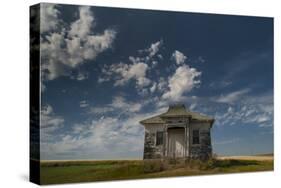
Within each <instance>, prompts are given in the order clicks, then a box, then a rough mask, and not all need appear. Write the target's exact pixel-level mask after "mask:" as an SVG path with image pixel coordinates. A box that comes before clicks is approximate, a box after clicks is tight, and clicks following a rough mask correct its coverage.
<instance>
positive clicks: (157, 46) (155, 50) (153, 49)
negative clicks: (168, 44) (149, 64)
mask: <svg viewBox="0 0 281 188" xmlns="http://www.w3.org/2000/svg"><path fill="white" fill-rule="evenodd" d="M162 44H163V41H162V40H160V41H157V42H155V43H152V44H151V45H150V48H148V49H147V50H146V51H148V52H149V57H150V58H151V57H153V56H154V55H156V54H157V53H158V51H159V50H160V47H161V45H162Z"/></svg>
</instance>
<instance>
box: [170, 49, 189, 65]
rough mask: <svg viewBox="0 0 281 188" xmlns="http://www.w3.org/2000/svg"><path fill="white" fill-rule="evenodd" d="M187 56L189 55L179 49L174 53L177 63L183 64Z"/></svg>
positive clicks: (173, 56)
mask: <svg viewBox="0 0 281 188" xmlns="http://www.w3.org/2000/svg"><path fill="white" fill-rule="evenodd" d="M186 58H187V57H186V56H185V55H184V54H183V53H182V52H180V51H178V50H175V52H174V53H173V54H172V59H173V60H175V62H176V64H177V65H180V64H183V63H184V62H185V60H186Z"/></svg>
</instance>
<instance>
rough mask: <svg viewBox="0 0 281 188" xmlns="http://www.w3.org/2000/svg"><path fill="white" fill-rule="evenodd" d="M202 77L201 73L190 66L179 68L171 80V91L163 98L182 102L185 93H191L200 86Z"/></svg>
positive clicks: (169, 85)
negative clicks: (200, 77)
mask: <svg viewBox="0 0 281 188" xmlns="http://www.w3.org/2000/svg"><path fill="white" fill-rule="evenodd" d="M200 75H201V72H199V71H197V70H196V69H195V68H190V67H189V66H188V65H183V66H180V67H178V68H177V70H176V72H175V73H174V75H173V76H171V77H170V78H169V81H168V83H169V84H168V87H169V89H168V91H166V92H165V93H164V94H163V95H162V98H163V99H168V100H171V101H178V100H180V99H181V98H182V96H183V94H184V93H185V92H188V91H191V90H192V89H193V88H194V87H196V86H198V85H199V84H200V80H198V79H197V78H198V77H199V76H200Z"/></svg>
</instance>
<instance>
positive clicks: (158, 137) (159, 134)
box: [156, 131, 164, 146]
mask: <svg viewBox="0 0 281 188" xmlns="http://www.w3.org/2000/svg"><path fill="white" fill-rule="evenodd" d="M163 136H164V133H163V132H162V131H161V132H160V131H158V132H157V133H156V145H157V146H158V145H162V144H163Z"/></svg>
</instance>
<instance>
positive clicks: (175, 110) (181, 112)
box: [140, 104, 214, 124]
mask: <svg viewBox="0 0 281 188" xmlns="http://www.w3.org/2000/svg"><path fill="white" fill-rule="evenodd" d="M169 117H189V118H191V119H192V120H198V121H207V122H210V123H213V122H214V119H213V118H211V117H208V116H206V115H202V114H200V113H197V112H191V111H189V110H186V108H185V106H184V105H183V104H177V105H171V106H169V109H168V111H167V112H165V113H162V114H159V115H157V116H153V117H150V118H148V119H145V120H142V121H140V123H141V124H159V123H165V118H169Z"/></svg>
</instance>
